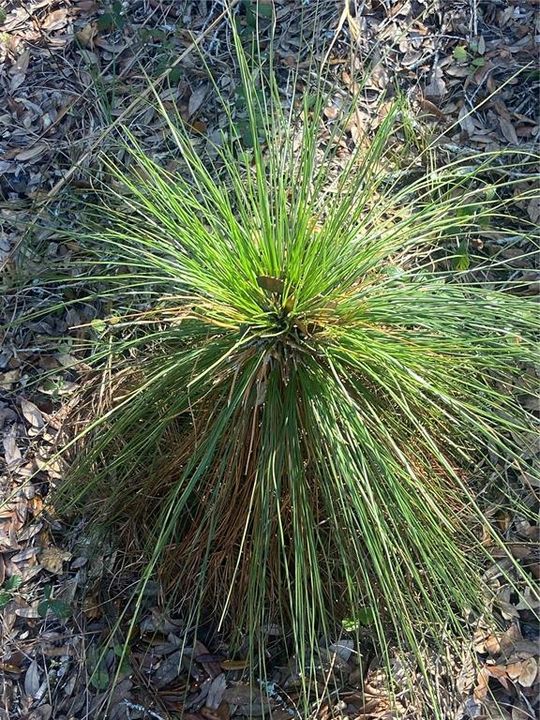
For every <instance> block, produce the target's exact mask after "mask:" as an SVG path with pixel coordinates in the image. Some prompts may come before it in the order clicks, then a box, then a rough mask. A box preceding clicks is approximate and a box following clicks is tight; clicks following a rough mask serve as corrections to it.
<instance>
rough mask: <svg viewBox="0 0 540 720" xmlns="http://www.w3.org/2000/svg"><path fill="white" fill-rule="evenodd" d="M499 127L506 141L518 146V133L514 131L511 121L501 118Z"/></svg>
mask: <svg viewBox="0 0 540 720" xmlns="http://www.w3.org/2000/svg"><path fill="white" fill-rule="evenodd" d="M499 125H500V127H501V132H502V134H503V136H504V138H505V140H508V142H509V143H511V144H512V145H517V144H518V143H519V139H518V136H517V135H516V131H515V129H514V126H513V125H512V123H511V122H510V120H506V118H503V117H499Z"/></svg>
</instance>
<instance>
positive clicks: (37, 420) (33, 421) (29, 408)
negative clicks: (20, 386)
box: [21, 398, 45, 430]
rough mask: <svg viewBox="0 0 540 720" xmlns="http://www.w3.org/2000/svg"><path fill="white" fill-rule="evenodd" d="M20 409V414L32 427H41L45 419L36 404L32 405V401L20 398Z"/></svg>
mask: <svg viewBox="0 0 540 720" xmlns="http://www.w3.org/2000/svg"><path fill="white" fill-rule="evenodd" d="M21 410H22V414H23V415H24V417H25V418H26V420H28V422H29V423H30V425H32V427H34V428H37V429H38V430H39V429H41V428H42V427H43V425H44V424H45V421H44V420H43V415H42V414H41V410H40V409H39V408H38V407H37V405H34V403H33V402H30V400H26V399H25V398H21Z"/></svg>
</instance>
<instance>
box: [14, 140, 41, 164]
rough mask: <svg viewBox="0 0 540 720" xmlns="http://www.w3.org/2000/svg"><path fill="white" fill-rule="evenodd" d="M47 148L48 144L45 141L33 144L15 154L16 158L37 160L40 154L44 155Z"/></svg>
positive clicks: (21, 160) (19, 159) (20, 160)
mask: <svg viewBox="0 0 540 720" xmlns="http://www.w3.org/2000/svg"><path fill="white" fill-rule="evenodd" d="M45 150H47V145H45V143H38V144H37V145H33V146H32V147H30V148H27V149H26V150H21V151H20V152H18V153H17V154H16V155H15V160H18V161H19V162H23V161H26V162H27V161H29V160H36V159H37V158H38V157H39V156H40V155H43V153H44V152H45Z"/></svg>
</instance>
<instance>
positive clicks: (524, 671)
mask: <svg viewBox="0 0 540 720" xmlns="http://www.w3.org/2000/svg"><path fill="white" fill-rule="evenodd" d="M537 675H538V659H537V658H529V659H528V660H524V661H523V662H522V663H521V672H520V674H519V678H518V682H519V684H520V685H521V686H522V687H527V688H528V687H531V686H532V684H533V683H534V681H535V680H536V677H537Z"/></svg>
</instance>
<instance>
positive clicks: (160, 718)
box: [122, 699, 165, 720]
mask: <svg viewBox="0 0 540 720" xmlns="http://www.w3.org/2000/svg"><path fill="white" fill-rule="evenodd" d="M122 705H125V706H126V707H127V709H128V711H129V710H136V711H137V712H143V713H145V715H148V716H149V717H151V718H154V719H155V720H165V718H164V717H163V715H158V714H157V712H154V711H153V710H149V709H148V708H145V707H144V705H139V704H138V703H132V702H130V701H129V700H126V699H124V700H122Z"/></svg>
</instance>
